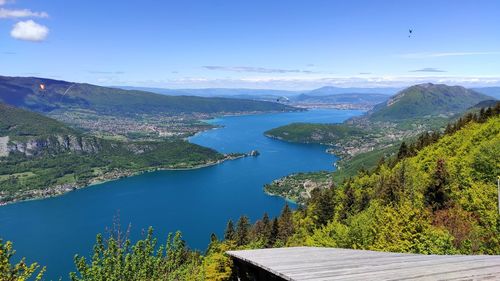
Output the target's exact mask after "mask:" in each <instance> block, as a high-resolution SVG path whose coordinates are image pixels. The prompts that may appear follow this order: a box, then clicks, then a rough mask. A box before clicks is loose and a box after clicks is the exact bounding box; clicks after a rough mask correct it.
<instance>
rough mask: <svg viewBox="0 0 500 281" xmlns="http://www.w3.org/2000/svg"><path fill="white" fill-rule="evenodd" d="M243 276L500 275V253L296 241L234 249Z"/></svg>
mask: <svg viewBox="0 0 500 281" xmlns="http://www.w3.org/2000/svg"><path fill="white" fill-rule="evenodd" d="M227 254H228V255H229V256H231V257H232V258H233V261H234V265H235V271H236V274H237V277H238V278H239V280H500V256H487V255H475V256H473V255H470V256H465V255H417V254H401V253H388V252H375V251H364V250H351V249H336V248H315V247H293V248H275V249H259V250H242V251H229V252H227Z"/></svg>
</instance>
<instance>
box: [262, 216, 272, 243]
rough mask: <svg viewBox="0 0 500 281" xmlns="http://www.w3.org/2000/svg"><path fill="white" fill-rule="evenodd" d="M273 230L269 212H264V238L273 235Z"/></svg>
mask: <svg viewBox="0 0 500 281" xmlns="http://www.w3.org/2000/svg"><path fill="white" fill-rule="evenodd" d="M271 231H272V224H271V220H270V219H269V215H268V214H267V213H264V216H262V236H261V237H263V238H264V239H268V238H269V236H270V235H271Z"/></svg>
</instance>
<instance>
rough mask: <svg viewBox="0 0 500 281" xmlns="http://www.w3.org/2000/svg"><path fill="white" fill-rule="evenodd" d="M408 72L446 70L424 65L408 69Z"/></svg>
mask: <svg viewBox="0 0 500 281" xmlns="http://www.w3.org/2000/svg"><path fill="white" fill-rule="evenodd" d="M409 72H446V70H442V69H439V68H435V67H424V68H420V69H415V70H410V71H409Z"/></svg>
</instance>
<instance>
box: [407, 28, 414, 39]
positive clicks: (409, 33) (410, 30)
mask: <svg viewBox="0 0 500 281" xmlns="http://www.w3.org/2000/svg"><path fill="white" fill-rule="evenodd" d="M412 34H413V29H408V38H410V37H411V35H412Z"/></svg>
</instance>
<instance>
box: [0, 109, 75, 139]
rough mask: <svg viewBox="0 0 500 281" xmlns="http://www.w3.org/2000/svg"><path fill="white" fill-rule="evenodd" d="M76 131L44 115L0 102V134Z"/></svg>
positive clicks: (65, 132)
mask: <svg viewBox="0 0 500 281" xmlns="http://www.w3.org/2000/svg"><path fill="white" fill-rule="evenodd" d="M68 133H75V131H74V130H73V129H71V128H68V127H67V126H65V125H64V124H63V123H61V122H59V121H56V120H54V119H51V118H48V117H45V116H43V115H40V114H37V113H34V112H30V111H27V110H22V109H19V108H16V107H13V106H10V105H7V104H4V103H0V136H39V135H50V134H68Z"/></svg>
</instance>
